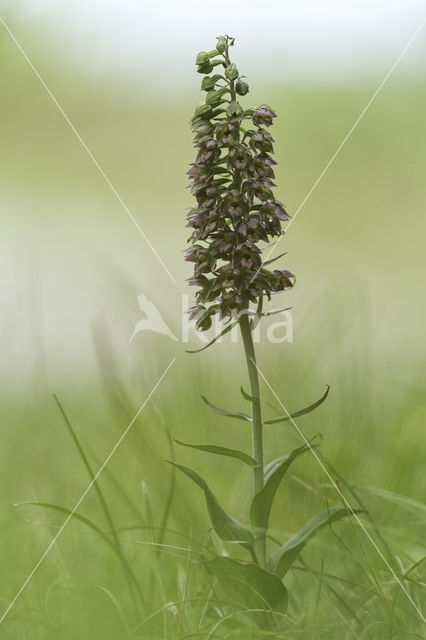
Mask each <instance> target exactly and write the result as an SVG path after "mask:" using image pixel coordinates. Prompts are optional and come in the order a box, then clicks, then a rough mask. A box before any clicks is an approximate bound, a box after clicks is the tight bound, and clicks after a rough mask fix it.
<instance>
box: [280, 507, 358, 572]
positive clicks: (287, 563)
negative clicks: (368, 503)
mask: <svg viewBox="0 0 426 640" xmlns="http://www.w3.org/2000/svg"><path fill="white" fill-rule="evenodd" d="M354 513H360V510H359V509H358V510H354ZM348 515H352V512H348V511H346V509H343V508H342V507H333V508H332V509H328V510H327V511H322V512H321V513H319V514H318V515H316V516H315V517H314V518H312V519H311V520H309V522H307V523H306V524H305V526H304V527H303V528H302V529H300V531H298V532H297V533H296V534H295V535H294V536H293V537H292V538H290V540H287V542H285V543H284V544H283V545H282V546H281V547H280V548H279V549H278V550H277V551H275V553H273V554H272V555H271V557H270V559H269V563H268V568H269V570H270V571H272V572H273V573H276V574H277V575H278V576H279V577H280V578H283V577H284V576H285V574H286V573H287V571H288V570H289V569H290V567H291V565H292V564H293V562H294V561H295V560H296V559H297V557H298V555H299V554H300V552H301V551H302V550H303V548H304V546H305V545H306V543H307V542H309V540H310V539H311V538H312V537H313V536H314V535H315V534H316V533H318V531H321V529H323V527H325V526H326V525H327V524H331V523H332V522H336V521H337V520H341V519H342V518H346V517H347V516H348Z"/></svg>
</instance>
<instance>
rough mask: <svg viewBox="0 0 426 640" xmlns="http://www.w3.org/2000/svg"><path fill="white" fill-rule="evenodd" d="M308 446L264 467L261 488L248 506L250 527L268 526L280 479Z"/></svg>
mask: <svg viewBox="0 0 426 640" xmlns="http://www.w3.org/2000/svg"><path fill="white" fill-rule="evenodd" d="M308 450H309V447H308V446H307V445H303V446H301V447H298V448H297V449H294V451H292V452H291V453H289V454H288V455H287V456H282V457H281V458H277V459H276V460H274V461H273V462H271V463H270V464H269V465H267V466H266V467H265V478H264V486H263V488H262V489H261V490H260V491H259V492H258V493H256V495H255V496H254V498H253V500H252V503H251V507H250V521H251V525H252V527H256V528H257V529H263V530H266V529H267V528H268V521H269V514H270V513H271V508H272V503H273V501H274V498H275V494H276V492H277V489H278V487H279V486H280V483H281V480H282V479H283V478H284V476H285V474H286V473H287V471H288V469H289V468H290V466H291V464H292V462H293V461H294V460H296V458H297V457H298V456H300V455H301V454H302V453H304V452H305V451H308Z"/></svg>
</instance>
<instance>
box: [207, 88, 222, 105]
mask: <svg viewBox="0 0 426 640" xmlns="http://www.w3.org/2000/svg"><path fill="white" fill-rule="evenodd" d="M221 101H222V93H221V92H220V91H209V92H208V94H207V96H206V103H207V104H210V105H211V106H212V107H217V105H218V104H220V103H221Z"/></svg>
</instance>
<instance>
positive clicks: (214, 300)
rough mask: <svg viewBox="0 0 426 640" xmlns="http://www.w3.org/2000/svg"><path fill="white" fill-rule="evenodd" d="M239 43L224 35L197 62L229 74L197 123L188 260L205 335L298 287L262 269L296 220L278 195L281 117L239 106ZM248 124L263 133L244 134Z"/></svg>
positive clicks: (219, 80)
mask: <svg viewBox="0 0 426 640" xmlns="http://www.w3.org/2000/svg"><path fill="white" fill-rule="evenodd" d="M233 43H234V41H233V39H232V38H230V37H229V36H222V37H220V38H218V42H217V46H216V49H214V50H213V51H210V52H201V53H200V54H198V56H197V66H198V71H199V73H202V74H210V73H211V72H212V71H213V70H214V69H217V68H218V67H220V66H222V67H223V74H222V73H220V74H219V73H217V74H216V73H215V74H214V75H211V76H210V75H205V77H204V78H203V81H202V84H201V89H202V90H203V91H206V98H205V102H204V104H203V105H201V106H199V107H198V108H197V109H196V111H195V114H194V117H193V118H192V120H191V126H192V130H193V133H194V147H195V148H196V149H197V156H196V159H195V161H194V162H192V163H191V165H190V169H189V171H188V175H189V178H190V181H191V183H190V189H191V191H192V193H193V195H194V196H195V198H196V201H197V204H196V206H194V207H192V208H191V209H190V210H189V213H188V225H187V226H189V227H191V228H192V234H191V236H190V238H189V242H190V243H191V246H190V247H189V249H188V250H187V252H186V260H187V261H189V262H193V263H194V275H193V277H192V278H191V279H190V280H189V282H190V284H192V285H195V286H197V287H199V289H198V291H197V293H196V302H197V304H196V305H195V306H193V307H191V309H189V313H190V317H191V318H192V319H196V325H197V327H198V329H200V330H206V329H208V328H209V327H210V326H211V322H212V316H213V315H215V314H216V313H218V314H219V315H220V317H221V318H223V319H229V318H232V317H234V316H236V315H237V314H238V313H240V312H241V311H244V310H247V309H248V308H249V305H250V303H254V304H259V302H260V301H261V300H262V298H263V296H264V295H266V296H267V298H268V299H270V297H271V294H273V293H276V292H279V291H284V290H285V289H288V288H290V287H292V286H293V284H294V276H293V274H292V273H290V272H289V271H287V270H274V271H270V270H268V269H266V268H265V265H263V264H262V249H261V248H260V246H259V244H260V243H261V242H262V243H265V245H267V244H268V243H269V241H270V239H271V238H273V237H276V236H280V235H281V234H282V229H281V221H285V220H288V219H289V215H288V213H287V211H286V209H285V207H284V205H283V204H282V203H281V202H280V201H279V200H276V199H275V197H274V194H273V188H274V187H275V186H276V185H275V183H274V178H275V174H274V166H275V165H276V162H275V160H274V159H273V158H272V153H273V143H274V139H273V138H272V136H271V134H270V133H269V131H268V129H267V128H269V127H270V126H271V125H272V123H273V120H274V118H275V117H276V114H275V111H274V110H273V109H271V107H269V106H267V105H262V106H260V107H259V108H258V109H247V110H243V108H242V106H241V105H240V103H239V102H238V100H237V96H239V95H245V94H246V93H248V90H249V86H248V84H247V83H246V82H245V81H244V80H243V79H242V78H241V77H240V75H239V72H238V69H237V67H236V66H235V64H233V63H231V61H230V59H229V47H230V46H232V45H233ZM245 120H248V121H250V120H251V123H252V125H254V127H255V128H244V127H243V123H244V121H245Z"/></svg>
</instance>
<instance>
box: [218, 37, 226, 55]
mask: <svg viewBox="0 0 426 640" xmlns="http://www.w3.org/2000/svg"><path fill="white" fill-rule="evenodd" d="M216 49H217V50H218V51H219V53H223V52H224V51H225V49H226V38H225V36H220V37H219V38H218V39H217V45H216Z"/></svg>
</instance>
